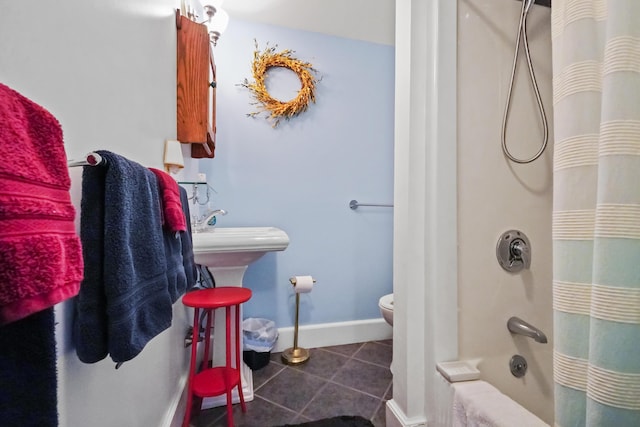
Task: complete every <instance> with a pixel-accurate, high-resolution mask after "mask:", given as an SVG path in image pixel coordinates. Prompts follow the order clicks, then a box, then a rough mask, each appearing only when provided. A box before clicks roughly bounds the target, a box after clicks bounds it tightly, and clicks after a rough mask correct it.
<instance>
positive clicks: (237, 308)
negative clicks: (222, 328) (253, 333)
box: [236, 304, 247, 412]
mask: <svg viewBox="0 0 640 427" xmlns="http://www.w3.org/2000/svg"><path fill="white" fill-rule="evenodd" d="M241 333H242V331H241V330H240V304H237V305H236V369H237V370H238V375H240V378H239V379H238V396H240V407H241V408H242V412H247V405H245V403H244V394H243V393H242V365H240V352H241V349H240V334H241Z"/></svg>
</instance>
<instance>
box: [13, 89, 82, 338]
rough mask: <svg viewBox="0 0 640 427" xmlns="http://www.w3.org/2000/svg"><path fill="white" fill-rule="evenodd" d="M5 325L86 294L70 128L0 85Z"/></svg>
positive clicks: (39, 107)
mask: <svg viewBox="0 0 640 427" xmlns="http://www.w3.org/2000/svg"><path fill="white" fill-rule="evenodd" d="M0 159H1V160H0V230H1V232H0V325H4V324H7V323H10V322H13V321H15V320H18V319H22V318H24V317H27V316H29V315H30V314H33V313H35V312H38V311H40V310H43V309H45V308H48V307H51V306H53V305H54V304H57V303H59V302H61V301H63V300H65V299H67V298H71V297H73V296H75V295H76V294H77V293H78V290H79V288H80V282H81V280H82V274H83V262H82V249H81V246H80V238H79V237H78V235H77V234H76V231H75V226H74V223H73V219H74V217H75V209H74V207H73V205H72V204H71V197H70V195H69V189H70V187H71V180H70V179H69V170H68V168H67V158H66V154H65V151H64V144H63V140H62V128H61V127H60V124H59V123H58V121H57V120H56V118H55V117H53V115H51V113H49V112H48V111H47V110H45V109H44V108H42V107H41V106H39V105H37V104H35V103H33V102H32V101H30V100H28V99H27V98H25V97H24V96H22V95H20V94H19V93H18V92H16V91H14V90H12V89H10V88H8V87H7V86H5V85H3V84H0Z"/></svg>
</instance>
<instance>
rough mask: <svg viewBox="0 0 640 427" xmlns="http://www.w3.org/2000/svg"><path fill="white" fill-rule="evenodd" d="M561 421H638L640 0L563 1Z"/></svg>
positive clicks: (559, 41) (556, 256)
mask: <svg viewBox="0 0 640 427" xmlns="http://www.w3.org/2000/svg"><path fill="white" fill-rule="evenodd" d="M551 13H552V52H553V97H554V119H555V120H554V121H555V124H554V128H555V153H554V201H553V264H554V266H553V282H554V283H553V308H554V335H555V337H554V341H555V346H554V383H555V389H554V391H555V425H556V426H559V427H569V426H572V427H573V426H589V427H595V426H601V427H608V426H615V427H631V426H636V427H637V426H640V1H638V0H554V2H553V5H552V12H551Z"/></svg>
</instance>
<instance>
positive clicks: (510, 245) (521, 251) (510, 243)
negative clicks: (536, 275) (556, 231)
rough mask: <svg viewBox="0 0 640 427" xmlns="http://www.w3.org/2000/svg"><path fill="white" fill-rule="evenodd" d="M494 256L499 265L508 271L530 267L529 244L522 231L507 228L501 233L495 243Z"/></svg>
mask: <svg viewBox="0 0 640 427" xmlns="http://www.w3.org/2000/svg"><path fill="white" fill-rule="evenodd" d="M496 257H497V258H498V262H499V263H500V267H502V268H503V269H505V270H506V271H508V272H509V273H517V272H519V271H520V270H522V269H525V268H529V267H531V245H530V244H529V239H528V238H527V236H525V234H524V233H523V232H522V231H519V230H509V231H505V232H504V233H502V235H501V236H500V238H499V239H498V244H497V245H496Z"/></svg>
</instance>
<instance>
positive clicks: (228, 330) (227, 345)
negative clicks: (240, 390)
mask: <svg viewBox="0 0 640 427" xmlns="http://www.w3.org/2000/svg"><path fill="white" fill-rule="evenodd" d="M225 314H226V320H227V321H226V322H225V327H226V340H225V350H226V370H227V372H226V373H225V376H224V377H225V388H226V391H227V426H229V427H233V407H232V405H231V390H232V387H231V376H230V373H231V306H227V307H225Z"/></svg>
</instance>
